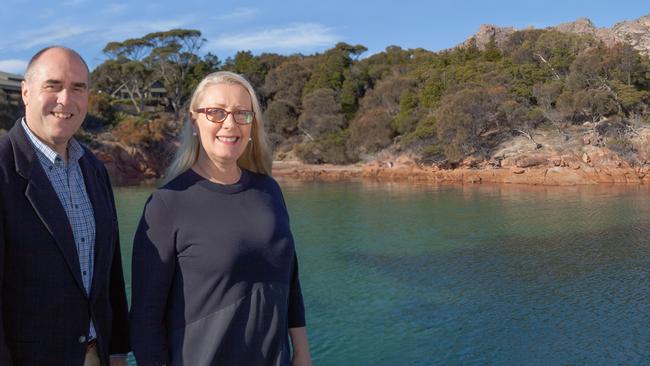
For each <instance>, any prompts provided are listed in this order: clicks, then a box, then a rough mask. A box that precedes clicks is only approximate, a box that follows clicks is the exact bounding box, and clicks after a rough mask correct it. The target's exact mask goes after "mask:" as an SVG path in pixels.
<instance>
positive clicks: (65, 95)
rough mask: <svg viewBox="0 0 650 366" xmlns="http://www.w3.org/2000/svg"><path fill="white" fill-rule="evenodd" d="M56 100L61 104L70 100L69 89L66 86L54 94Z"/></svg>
mask: <svg viewBox="0 0 650 366" xmlns="http://www.w3.org/2000/svg"><path fill="white" fill-rule="evenodd" d="M56 102H57V103H58V104H63V105H66V104H68V103H69V102H70V91H69V90H68V89H66V88H63V89H61V91H60V92H59V93H58V94H57V95H56Z"/></svg>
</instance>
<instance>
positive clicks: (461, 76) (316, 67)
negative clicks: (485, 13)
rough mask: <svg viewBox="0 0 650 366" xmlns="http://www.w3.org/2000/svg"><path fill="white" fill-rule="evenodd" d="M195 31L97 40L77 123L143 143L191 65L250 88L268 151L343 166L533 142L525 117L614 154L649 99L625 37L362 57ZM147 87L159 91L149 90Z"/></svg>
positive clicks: (351, 50) (462, 154) (359, 49)
mask: <svg viewBox="0 0 650 366" xmlns="http://www.w3.org/2000/svg"><path fill="white" fill-rule="evenodd" d="M204 42H205V40H204V39H203V38H201V33H200V32H199V31H195V30H171V31H167V32H157V33H152V34H148V35H146V36H144V37H142V38H138V39H129V40H126V41H124V42H112V43H109V44H108V45H106V47H105V48H104V53H105V54H106V56H107V60H106V61H105V62H104V63H102V64H101V65H100V66H98V67H97V68H96V69H95V70H94V71H93V74H92V78H93V88H94V90H93V92H92V95H91V113H92V118H91V119H90V121H89V127H90V128H108V129H113V130H114V131H115V132H116V135H117V136H118V137H120V136H121V139H125V140H128V141H127V142H129V143H132V144H141V145H143V146H145V147H147V146H149V147H151V146H153V145H155V143H156V141H158V140H161V139H164V138H165V135H166V134H170V133H173V131H174V129H175V126H176V128H177V126H178V123H176V124H174V123H164V122H162V121H163V120H164V118H162V119H161V118H160V114H159V113H160V112H161V111H165V112H167V113H169V115H170V116H173V118H170V119H172V120H174V121H178V120H180V119H182V118H183V115H184V113H185V112H184V110H185V109H186V103H187V100H188V98H189V95H190V93H191V91H192V89H193V88H194V86H195V85H196V83H197V82H198V80H200V79H201V77H202V76H204V75H205V74H207V73H209V72H211V71H214V70H220V69H222V70H231V71H234V72H237V73H241V74H243V75H245V76H246V77H247V78H248V79H249V80H250V81H251V82H252V83H253V84H254V86H255V87H256V89H257V90H258V91H259V94H260V98H261V102H262V105H263V106H264V109H265V117H266V123H267V129H268V132H269V136H270V139H271V142H272V144H273V146H274V149H275V152H276V154H278V155H279V156H280V157H282V156H283V155H284V154H286V153H288V152H289V151H293V152H294V153H295V154H296V155H297V156H298V157H299V158H300V159H302V160H303V161H306V162H310V163H325V162H331V163H336V164H344V163H352V162H356V161H359V160H362V159H364V158H365V157H367V156H370V155H372V154H374V153H377V152H378V151H380V150H382V149H385V148H391V149H393V150H395V151H413V152H415V153H417V154H418V155H419V156H421V157H422V158H423V159H424V160H426V161H443V160H446V161H449V162H457V161H460V160H462V159H464V158H466V157H469V156H472V157H477V158H482V159H483V158H489V157H490V155H491V152H493V150H494V148H495V147H496V146H497V144H499V143H501V142H503V141H505V140H507V139H510V138H512V137H513V136H516V135H523V136H526V137H527V138H528V139H530V141H531V144H533V146H536V145H537V142H536V141H535V131H536V130H537V129H538V128H555V129H557V130H558V131H560V132H562V131H564V130H566V129H568V128H570V127H571V126H572V125H577V124H583V123H585V122H590V125H591V126H593V128H594V131H595V133H596V134H597V135H598V136H600V137H601V138H600V139H599V140H598V141H600V142H599V143H602V144H609V146H610V147H611V148H613V149H618V150H620V151H622V152H624V150H625V149H628V148H629V146H630V145H629V144H628V143H627V142H626V141H627V140H626V138H627V137H628V136H629V131H633V130H634V127H635V126H637V125H640V124H644V123H646V122H647V121H645V120H644V119H645V116H646V113H645V112H646V111H647V109H648V106H649V104H648V103H650V99H649V98H650V94H649V92H650V60H648V59H647V58H646V57H643V56H641V55H639V54H638V52H637V51H635V50H633V49H632V48H631V47H630V46H628V45H622V44H618V45H615V46H613V47H607V46H606V45H604V44H602V43H600V42H598V41H596V40H595V39H593V38H590V37H587V36H582V35H576V34H568V33H560V32H557V31H553V30H524V31H519V32H516V33H514V34H513V35H512V36H511V37H510V38H509V39H508V40H507V42H505V43H504V44H501V45H499V46H497V45H496V43H495V42H491V43H490V44H488V45H487V46H486V47H485V49H484V50H479V48H478V47H476V45H469V46H467V47H462V48H455V49H452V50H445V51H441V52H431V51H427V50H424V49H408V50H405V49H402V48H400V47H398V46H390V47H387V48H386V50H385V51H384V52H380V53H377V54H374V55H371V56H369V57H365V58H361V57H360V56H361V55H362V54H363V53H364V52H365V51H366V48H365V47H363V46H361V45H354V46H353V45H349V44H345V43H339V44H337V45H336V46H335V47H333V48H331V49H329V50H327V51H325V52H323V53H320V54H315V55H310V56H304V55H290V56H283V55H277V54H261V55H257V56H256V55H253V54H252V53H251V52H249V51H240V52H238V53H237V54H236V55H234V56H233V57H231V58H228V59H227V60H225V61H223V62H222V61H221V60H219V59H218V58H217V57H216V56H214V55H212V54H207V55H205V56H203V57H201V56H199V51H200V48H201V46H202V45H203V43H204ZM156 85H159V86H160V85H161V86H163V87H164V88H165V89H166V91H167V94H166V95H165V96H164V98H162V99H160V98H156V97H153V96H152V94H151V92H152V90H153V87H155V86H156Z"/></svg>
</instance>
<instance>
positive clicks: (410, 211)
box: [116, 181, 650, 366]
mask: <svg viewBox="0 0 650 366" xmlns="http://www.w3.org/2000/svg"><path fill="white" fill-rule="evenodd" d="M281 185H282V187H283V190H284V193H285V198H286V201H287V206H288V207H289V211H290V215H291V220H292V222H291V224H292V229H293V232H294V236H295V237H296V243H297V250H298V255H299V259H300V271H301V281H302V287H303V292H304V297H305V302H306V307H307V321H308V332H309V336H310V343H311V351H312V356H313V359H314V364H315V365H322V366H327V365H337V366H338V365H377V366H381V365H387V366H388V365H614V364H621V365H639V364H644V363H646V362H648V361H647V360H649V359H650V330H649V328H648V324H650V297H649V291H648V279H649V274H650V240H649V237H650V188H647V187H620V186H605V187H602V186H601V187H578V188H575V187H570V188H560V187H521V186H512V185H500V186H490V185H472V186H464V187H463V186H438V187H431V186H414V185H405V184H395V183H393V184H390V183H386V184H379V183H376V184H369V183H359V182H351V183H295V182H288V181H283V182H281ZM150 191H151V188H119V189H117V190H116V194H117V204H118V210H119V214H120V225H121V226H120V229H121V237H122V250H123V256H124V257H125V266H126V267H127V269H126V277H127V282H129V283H130V270H129V268H130V252H131V250H130V247H131V240H132V236H133V232H134V230H135V225H136V224H137V220H138V218H139V216H140V214H141V210H142V206H143V204H144V201H145V200H146V198H147V196H148V194H149V192H150ZM126 258H128V259H126ZM129 291H130V289H129Z"/></svg>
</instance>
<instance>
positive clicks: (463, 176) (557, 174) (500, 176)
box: [273, 162, 650, 186]
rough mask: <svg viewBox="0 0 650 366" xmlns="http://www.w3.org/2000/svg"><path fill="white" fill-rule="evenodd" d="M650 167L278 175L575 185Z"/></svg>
mask: <svg viewBox="0 0 650 366" xmlns="http://www.w3.org/2000/svg"><path fill="white" fill-rule="evenodd" d="M648 173H650V169H648V168H644V169H641V168H631V167H619V168H604V167H603V168H595V167H592V166H590V165H588V164H578V165H574V166H550V167H549V166H536V167H530V168H518V167H512V168H498V169H467V168H458V169H451V170H443V169H438V168H436V167H423V166H418V165H414V166H393V167H390V166H386V165H374V166H373V165H367V166H358V165H357V166H350V167H347V168H345V167H340V166H327V165H325V166H324V165H305V164H299V163H285V162H278V163H276V164H275V165H274V168H273V174H274V176H276V177H284V178H291V179H297V180H307V181H312V180H317V181H337V180H357V179H373V180H379V181H409V182H420V183H422V182H427V183H460V184H476V183H510V184H527V185H545V186H575V185H594V184H608V183H610V184H611V183H633V184H647V183H650V178H649V177H648Z"/></svg>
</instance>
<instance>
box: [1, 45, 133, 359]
mask: <svg viewBox="0 0 650 366" xmlns="http://www.w3.org/2000/svg"><path fill="white" fill-rule="evenodd" d="M88 87H89V72H88V67H87V65H86V63H85V62H84V61H83V59H82V58H81V56H79V54H77V53H76V52H75V51H73V50H71V49H67V48H64V47H58V46H57V47H49V48H46V49H44V50H42V51H40V52H38V53H37V54H36V55H35V56H34V57H33V58H32V60H31V61H30V63H29V64H28V66H27V71H26V73H25V81H23V83H22V98H23V102H24V104H25V117H24V118H21V119H20V120H18V121H17V122H16V124H15V125H14V127H13V128H12V129H11V130H10V131H9V133H7V134H6V135H5V136H3V137H1V138H0V288H1V292H0V307H1V310H2V311H1V312H0V365H3V366H36V365H38V366H41V365H48V366H49V365H52V366H82V365H84V366H90V365H101V366H108V365H109V364H110V365H111V366H115V365H126V357H125V354H126V353H127V352H128V351H129V348H128V347H129V346H128V339H127V334H128V333H127V332H128V325H127V320H126V319H127V305H126V295H125V290H124V280H123V275H122V262H121V258H120V246H119V237H118V231H117V216H116V212H115V203H114V200H113V192H112V190H111V186H110V183H109V180H108V175H107V173H106V169H105V168H104V166H103V165H102V164H101V163H100V162H99V160H97V158H96V157H95V156H94V155H93V154H92V153H91V152H90V151H88V150H87V149H86V148H85V147H83V146H81V145H80V144H79V143H78V142H77V141H76V140H75V139H74V138H73V135H74V134H75V133H76V132H77V130H78V129H79V127H80V126H81V123H82V122H83V120H84V118H85V116H86V112H87V108H88ZM109 360H110V361H109Z"/></svg>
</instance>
